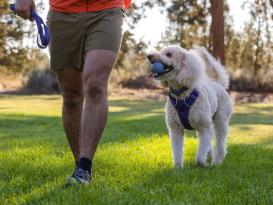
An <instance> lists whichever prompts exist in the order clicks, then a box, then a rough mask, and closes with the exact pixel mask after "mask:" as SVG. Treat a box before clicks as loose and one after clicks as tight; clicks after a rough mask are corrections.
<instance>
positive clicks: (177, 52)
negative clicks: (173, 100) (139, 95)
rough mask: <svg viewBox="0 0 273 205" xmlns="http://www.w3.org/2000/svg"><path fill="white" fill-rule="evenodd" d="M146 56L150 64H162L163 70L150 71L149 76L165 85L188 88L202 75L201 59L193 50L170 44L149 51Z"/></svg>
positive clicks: (202, 65) (202, 64)
mask: <svg viewBox="0 0 273 205" xmlns="http://www.w3.org/2000/svg"><path fill="white" fill-rule="evenodd" d="M147 58H148V60H149V61H150V63H151V64H153V63H155V62H160V63H162V65H163V66H164V71H163V72H160V73H157V72H151V74H150V76H151V77H154V78H155V79H157V80H160V81H161V82H162V84H163V85H165V86H172V87H181V86H185V87H188V88H190V87H192V86H194V84H195V83H196V81H197V80H198V79H200V77H202V76H203V75H204V70H205V69H204V63H203V60H202V59H201V58H200V57H199V55H198V54H197V53H196V52H195V51H194V50H189V51H187V50H185V49H183V48H181V47H179V46H175V45H172V46H168V47H166V48H163V49H162V50H161V51H159V52H157V51H153V52H150V53H149V54H148V55H147Z"/></svg>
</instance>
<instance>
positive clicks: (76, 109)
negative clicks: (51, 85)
mask: <svg viewBox="0 0 273 205" xmlns="http://www.w3.org/2000/svg"><path fill="white" fill-rule="evenodd" d="M57 77H58V80H59V86H60V89H61V94H62V96H63V108H62V117H63V126H64V131H65V134H66V137H67V139H68V142H69V145H70V148H71V150H72V153H73V156H74V159H75V161H76V162H77V161H78V160H79V155H80V149H79V139H80V123H81V113H82V105H83V91H82V72H81V71H79V70H76V69H65V70H62V71H58V72H57Z"/></svg>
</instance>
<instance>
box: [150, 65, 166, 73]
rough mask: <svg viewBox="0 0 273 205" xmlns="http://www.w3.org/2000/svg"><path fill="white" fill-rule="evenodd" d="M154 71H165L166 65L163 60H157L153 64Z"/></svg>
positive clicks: (152, 69)
mask: <svg viewBox="0 0 273 205" xmlns="http://www.w3.org/2000/svg"><path fill="white" fill-rule="evenodd" d="M151 71H152V72H153V73H164V65H163V64H162V63H161V62H155V63H153V64H152V66H151Z"/></svg>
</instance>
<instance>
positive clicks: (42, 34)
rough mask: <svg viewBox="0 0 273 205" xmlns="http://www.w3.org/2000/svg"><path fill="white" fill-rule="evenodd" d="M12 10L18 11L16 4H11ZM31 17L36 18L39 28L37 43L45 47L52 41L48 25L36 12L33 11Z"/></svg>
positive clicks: (42, 47)
mask: <svg viewBox="0 0 273 205" xmlns="http://www.w3.org/2000/svg"><path fill="white" fill-rule="evenodd" d="M9 6H10V10H11V11H12V12H14V13H15V12H16V7H15V4H10V5H9ZM31 17H32V18H33V19H34V20H35V22H36V25H37V30H38V35H37V45H38V47H39V48H41V49H45V48H46V47H47V46H48V44H49V42H50V34H49V31H48V27H47V25H46V24H45V23H44V21H43V19H42V18H41V17H40V16H39V15H38V14H37V13H36V12H35V11H31Z"/></svg>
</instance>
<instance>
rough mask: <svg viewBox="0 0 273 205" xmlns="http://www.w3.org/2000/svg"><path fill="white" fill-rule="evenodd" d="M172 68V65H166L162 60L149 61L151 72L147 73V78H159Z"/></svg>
mask: <svg viewBox="0 0 273 205" xmlns="http://www.w3.org/2000/svg"><path fill="white" fill-rule="evenodd" d="M173 69H174V66H173V65H168V64H166V63H164V62H162V61H157V62H153V63H151V72H150V73H149V78H159V77H161V76H163V75H165V74H167V73H169V72H171V71H172V70H173Z"/></svg>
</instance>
